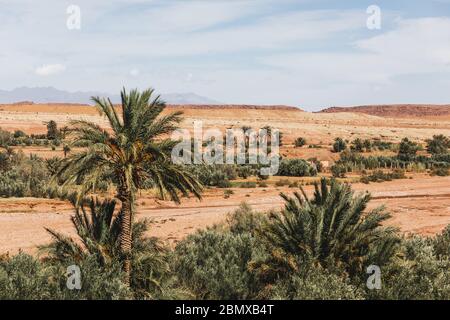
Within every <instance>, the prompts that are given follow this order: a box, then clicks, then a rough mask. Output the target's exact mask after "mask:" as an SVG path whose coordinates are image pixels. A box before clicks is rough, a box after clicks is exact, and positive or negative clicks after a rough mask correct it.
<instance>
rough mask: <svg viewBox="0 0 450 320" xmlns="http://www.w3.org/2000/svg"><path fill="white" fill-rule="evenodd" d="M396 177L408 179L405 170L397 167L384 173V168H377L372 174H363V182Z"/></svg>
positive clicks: (388, 179) (381, 180)
mask: <svg viewBox="0 0 450 320" xmlns="http://www.w3.org/2000/svg"><path fill="white" fill-rule="evenodd" d="M395 179H406V176H405V171H404V170H401V169H395V170H394V171H392V172H387V173H384V172H383V171H382V170H375V171H374V172H373V173H372V174H370V175H365V174H364V175H363V176H362V177H361V182H363V183H370V182H383V181H392V180H395Z"/></svg>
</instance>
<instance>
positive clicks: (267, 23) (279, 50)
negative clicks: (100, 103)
mask: <svg viewBox="0 0 450 320" xmlns="http://www.w3.org/2000/svg"><path fill="white" fill-rule="evenodd" d="M71 4H75V5H78V6H79V7H80V9H81V29H80V30H68V29H67V27H66V21H67V18H68V15H67V13H66V9H67V7H68V6H69V5H71ZM369 5H378V6H379V7H380V8H381V14H382V16H381V19H382V20H381V23H382V24H381V29H380V30H369V29H368V28H367V27H366V20H367V18H368V16H369V15H368V14H367V13H366V9H367V7H368V6H369ZM0 24H1V27H0V40H1V43H2V46H1V50H0V68H1V70H2V72H1V76H0V89H13V88H15V87H19V86H54V87H56V88H58V89H63V90H69V91H77V90H83V91H103V92H110V93H117V92H118V90H120V88H121V87H122V86H125V87H127V88H131V87H138V88H146V87H149V86H152V87H155V88H156V89H157V91H159V92H162V93H170V92H194V93H197V94H199V95H203V96H206V97H209V98H212V99H215V100H218V101H221V102H224V103H255V104H289V105H296V106H299V107H302V108H304V109H307V110H317V109H321V108H324V107H328V106H336V105H357V104H374V103H450V0H429V1H425V0H414V1H411V0H408V1H407V0H390V1H365V0H363V1H351V0H350V1H349V0H345V1H321V0H314V1H313V0H229V1H225V0H223V1H222V0H200V1H190V0H183V1H171V0H164V1H162V0H160V1H137V0H97V1H92V0H91V1H87V0H71V1H61V0H54V1H48V0H40V1H29V0H0Z"/></svg>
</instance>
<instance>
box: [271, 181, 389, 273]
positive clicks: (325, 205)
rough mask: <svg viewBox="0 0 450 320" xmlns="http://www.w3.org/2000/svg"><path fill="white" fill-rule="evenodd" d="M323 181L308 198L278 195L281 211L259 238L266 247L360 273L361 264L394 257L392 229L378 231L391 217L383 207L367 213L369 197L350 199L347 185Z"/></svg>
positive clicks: (349, 190) (381, 263) (301, 259)
mask: <svg viewBox="0 0 450 320" xmlns="http://www.w3.org/2000/svg"><path fill="white" fill-rule="evenodd" d="M327 183H328V181H327V180H326V179H325V178H324V179H322V180H321V182H320V185H319V184H318V183H316V184H315V193H314V197H313V198H312V199H309V198H308V197H307V196H306V194H305V192H304V190H303V189H301V193H298V192H296V193H294V196H293V197H289V196H287V195H285V194H281V196H282V197H283V199H284V200H285V208H284V210H283V211H282V212H281V213H279V214H274V215H273V216H272V219H271V222H270V223H269V224H267V226H266V227H265V228H264V229H263V232H262V236H263V237H264V238H265V240H266V241H267V243H268V244H270V245H271V246H273V248H275V249H277V250H278V251H277V252H278V253H279V252H280V251H282V252H284V253H285V254H287V256H290V257H294V258H297V259H299V260H300V261H303V262H305V261H315V262H318V263H319V264H320V265H322V266H324V267H327V266H338V267H343V268H344V269H345V270H346V271H347V272H348V273H349V274H350V275H355V274H356V273H357V272H360V273H361V274H362V272H361V271H362V270H363V267H364V265H365V264H367V263H372V264H377V265H379V266H381V265H383V264H384V263H386V262H387V261H388V260H389V259H390V258H391V257H392V255H393V254H394V251H395V248H396V243H397V242H398V238H397V237H396V229H395V228H391V227H382V226H381V223H382V222H384V221H386V219H388V218H389V217H390V214H389V213H387V212H386V211H385V209H384V207H378V208H376V209H373V210H370V211H368V212H366V211H365V210H366V208H367V204H368V202H369V201H370V194H364V195H357V196H354V193H353V191H352V190H351V188H350V186H349V185H347V184H341V183H338V182H337V181H336V180H331V183H330V187H328V185H327Z"/></svg>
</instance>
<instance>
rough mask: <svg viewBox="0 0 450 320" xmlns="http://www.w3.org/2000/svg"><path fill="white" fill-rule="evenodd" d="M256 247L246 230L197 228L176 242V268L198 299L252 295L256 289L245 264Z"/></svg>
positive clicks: (246, 297) (184, 283)
mask: <svg viewBox="0 0 450 320" xmlns="http://www.w3.org/2000/svg"><path fill="white" fill-rule="evenodd" d="M255 250H257V248H256V247H255V241H254V239H253V238H252V237H251V235H250V234H248V233H243V234H235V233H231V232H220V231H217V230H212V229H210V230H205V231H199V232H197V233H195V234H193V235H190V236H188V237H187V238H186V239H185V240H183V241H181V242H180V243H179V244H178V245H177V247H176V249H175V253H174V265H175V271H176V273H177V276H178V278H179V280H180V282H181V284H183V285H185V286H187V287H189V288H190V289H191V290H192V292H193V293H194V294H195V297H196V298H198V299H248V298H252V297H253V296H254V295H255V294H256V292H257V291H256V287H255V279H254V276H253V275H252V274H251V273H250V272H249V271H248V268H247V265H248V263H249V262H250V261H251V259H252V256H253V255H254V251H255Z"/></svg>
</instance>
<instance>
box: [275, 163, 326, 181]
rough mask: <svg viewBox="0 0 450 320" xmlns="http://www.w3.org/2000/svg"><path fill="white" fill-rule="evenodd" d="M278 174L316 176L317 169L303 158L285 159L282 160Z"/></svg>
mask: <svg viewBox="0 0 450 320" xmlns="http://www.w3.org/2000/svg"><path fill="white" fill-rule="evenodd" d="M277 175H278V176H289V177H309V176H316V175H317V169H316V168H315V166H313V165H311V164H310V163H308V162H307V161H305V160H303V159H283V160H281V162H280V167H279V169H278V173H277Z"/></svg>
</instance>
